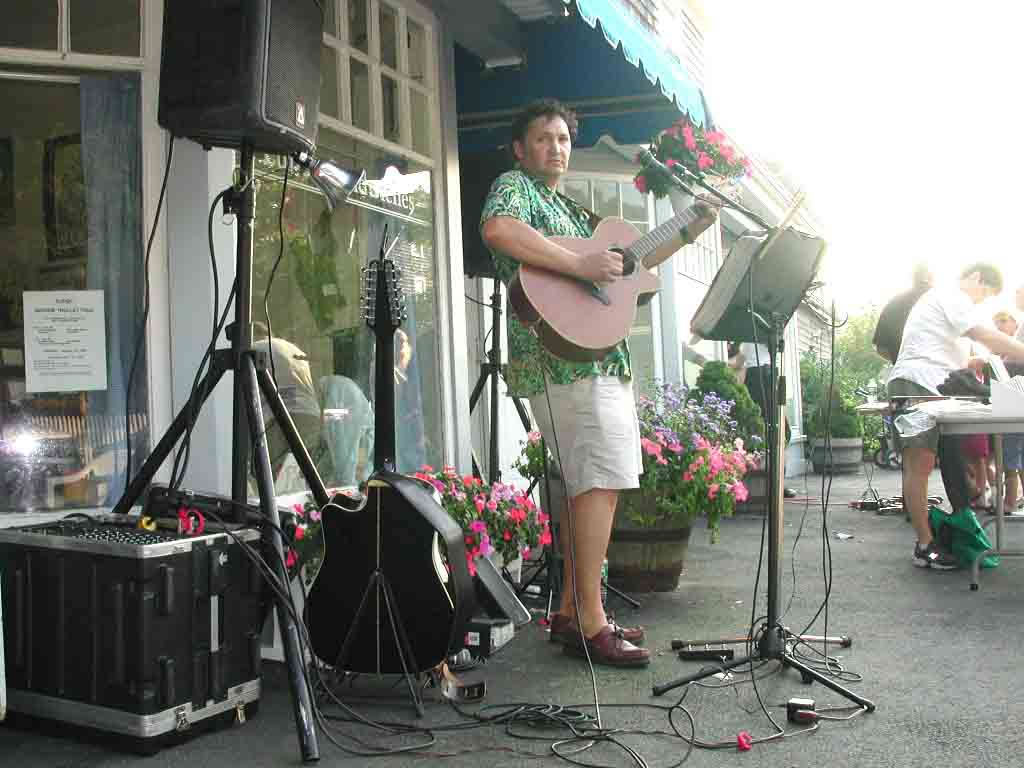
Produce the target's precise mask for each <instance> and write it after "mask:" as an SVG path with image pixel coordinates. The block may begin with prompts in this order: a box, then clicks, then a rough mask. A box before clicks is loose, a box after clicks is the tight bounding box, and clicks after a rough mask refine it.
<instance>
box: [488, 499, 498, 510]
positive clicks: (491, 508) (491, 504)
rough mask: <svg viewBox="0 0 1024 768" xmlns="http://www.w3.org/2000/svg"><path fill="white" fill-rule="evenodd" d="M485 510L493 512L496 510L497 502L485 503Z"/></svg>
mask: <svg viewBox="0 0 1024 768" xmlns="http://www.w3.org/2000/svg"><path fill="white" fill-rule="evenodd" d="M487 508H488V509H489V510H491V512H493V511H494V510H496V509H497V508H498V502H496V501H495V500H494V499H491V500H490V501H488V502H487Z"/></svg>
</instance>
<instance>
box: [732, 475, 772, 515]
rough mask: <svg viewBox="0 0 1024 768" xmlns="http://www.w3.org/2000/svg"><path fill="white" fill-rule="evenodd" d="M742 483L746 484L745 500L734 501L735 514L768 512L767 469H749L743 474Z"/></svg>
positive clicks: (762, 513) (761, 513) (763, 513)
mask: <svg viewBox="0 0 1024 768" xmlns="http://www.w3.org/2000/svg"><path fill="white" fill-rule="evenodd" d="M743 484H744V485H745V486H747V500H746V501H738V502H736V514H737V515H744V514H745V515H766V514H768V470H765V469H752V470H750V471H749V472H747V474H745V475H744V476H743Z"/></svg>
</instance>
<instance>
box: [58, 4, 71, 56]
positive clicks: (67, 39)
mask: <svg viewBox="0 0 1024 768" xmlns="http://www.w3.org/2000/svg"><path fill="white" fill-rule="evenodd" d="M70 6H71V3H69V2H68V0H59V1H58V3H57V50H58V51H59V52H60V53H61V55H63V56H67V55H68V54H69V53H70V52H71V8H70Z"/></svg>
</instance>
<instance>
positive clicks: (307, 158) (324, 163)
mask: <svg viewBox="0 0 1024 768" xmlns="http://www.w3.org/2000/svg"><path fill="white" fill-rule="evenodd" d="M294 158H295V162H296V163H298V165H299V166H300V167H302V168H305V169H306V170H307V171H309V175H310V176H311V177H312V179H313V181H314V182H315V183H316V185H317V187H319V188H320V191H321V192H323V193H324V197H325V198H327V207H328V208H329V209H330V210H332V211H333V210H334V209H335V208H337V207H338V205H340V204H342V203H344V202H345V201H347V200H348V198H349V195H351V194H352V192H353V191H355V188H356V187H357V186H359V183H360V182H361V181H362V180H363V179H365V178H366V171H354V170H350V169H348V168H342V167H341V166H340V165H335V164H334V163H333V162H331V161H330V160H319V159H317V158H316V157H315V156H314V155H312V154H310V153H308V152H299V153H297V154H296V155H294Z"/></svg>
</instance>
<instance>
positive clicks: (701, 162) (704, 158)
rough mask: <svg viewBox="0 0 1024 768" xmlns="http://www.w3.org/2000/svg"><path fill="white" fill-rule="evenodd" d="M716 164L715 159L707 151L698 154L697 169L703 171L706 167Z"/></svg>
mask: <svg viewBox="0 0 1024 768" xmlns="http://www.w3.org/2000/svg"><path fill="white" fill-rule="evenodd" d="M714 164H715V161H714V160H712V159H711V157H710V156H709V155H708V154H707V153H705V152H699V153H698V154H697V169H698V170H701V171H703V170H704V169H705V168H710V167H711V166H712V165H714Z"/></svg>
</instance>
